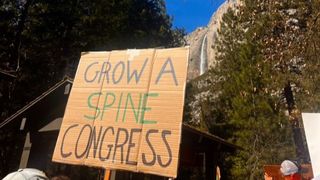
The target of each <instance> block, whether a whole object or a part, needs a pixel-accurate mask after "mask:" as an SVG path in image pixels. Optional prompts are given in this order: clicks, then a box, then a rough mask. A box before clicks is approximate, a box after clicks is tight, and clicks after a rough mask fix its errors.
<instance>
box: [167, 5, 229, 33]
mask: <svg viewBox="0 0 320 180" xmlns="http://www.w3.org/2000/svg"><path fill="white" fill-rule="evenodd" d="M165 1H166V6H167V11H168V14H169V15H170V16H172V17H173V26H174V27H179V28H182V27H183V28H185V29H186V31H187V32H188V33H189V32H192V31H193V30H195V29H196V28H197V27H199V26H206V25H207V24H208V22H209V20H210V17H211V15H212V14H213V12H215V11H216V9H217V8H218V7H219V6H220V5H221V4H222V3H223V2H224V1H225V0H165Z"/></svg>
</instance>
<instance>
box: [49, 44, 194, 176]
mask: <svg viewBox="0 0 320 180" xmlns="http://www.w3.org/2000/svg"><path fill="white" fill-rule="evenodd" d="M133 52H134V53H133ZM188 54H189V48H188V47H183V48H173V49H144V50H134V51H132V50H125V51H111V52H89V53H83V54H82V56H81V60H80V63H79V66H78V70H77V73H76V77H75V80H74V84H73V88H72V90H71V94H70V97H69V100H68V104H67V108H66V112H65V116H64V119H63V123H62V126H61V129H60V133H59V137H58V140H57V143H56V147H55V151H54V154H53V157H52V159H53V161H55V162H61V163H68V164H80V165H87V166H97V167H103V168H107V169H122V170H131V171H134V172H144V173H151V174H157V175H161V176H168V177H176V176H177V167H178V159H179V147H180V139H181V124H182V113H183V104H184V92H185V84H186V75H187V63H188Z"/></svg>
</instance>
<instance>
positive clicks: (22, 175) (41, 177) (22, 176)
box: [2, 168, 49, 180]
mask: <svg viewBox="0 0 320 180" xmlns="http://www.w3.org/2000/svg"><path fill="white" fill-rule="evenodd" d="M48 179H49V178H48V177H47V176H46V174H45V173H44V172H42V171H40V170H38V169H33V168H24V169H19V170H17V171H15V172H12V173H10V174H8V175H7V176H6V177H4V178H3V179H2V180H48Z"/></svg>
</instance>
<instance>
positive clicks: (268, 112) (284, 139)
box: [186, 0, 320, 179]
mask: <svg viewBox="0 0 320 180" xmlns="http://www.w3.org/2000/svg"><path fill="white" fill-rule="evenodd" d="M319 10H320V9H319V1H305V0H290V1H280V0H279V1H278V0H275V1H266V0H258V1H256V0H243V1H241V5H240V6H239V7H237V8H236V9H233V10H231V9H230V10H229V11H228V12H227V13H226V14H225V15H224V17H223V22H222V24H221V27H220V30H219V36H218V43H217V47H216V49H217V51H218V52H217V54H216V59H217V66H216V67H214V68H213V69H211V70H210V71H209V72H208V73H206V74H205V75H204V76H202V77H200V78H198V79H196V80H194V81H192V82H190V85H189V88H190V89H191V90H192V91H193V92H197V93H199V92H206V93H207V94H208V96H207V97H206V98H202V99H201V102H200V104H204V105H202V106H201V107H202V109H205V110H204V112H205V113H204V114H205V116H204V117H203V118H201V119H202V122H201V123H200V124H197V125H198V126H199V128H201V127H203V124H205V125H206V128H207V129H208V130H209V131H211V132H212V133H213V134H216V135H219V136H221V137H224V138H227V139H229V141H230V142H233V143H236V144H237V145H239V146H241V147H243V148H244V150H243V151H239V152H238V153H236V154H235V155H234V156H231V157H230V158H228V159H227V160H228V163H231V164H232V166H231V168H230V172H229V173H230V174H229V176H230V179H263V165H267V164H280V163H281V161H283V160H284V159H296V158H300V157H297V154H296V151H295V150H296V147H295V144H294V139H293V134H292V127H293V126H292V123H291V122H293V120H298V121H301V117H300V112H301V110H303V111H309V112H310V111H312V112H317V111H319V98H318V97H319V94H320V91H319V85H318V83H317V80H319V77H320V76H319V75H318V73H317V71H318V69H319V68H318V67H319V65H320V63H319V56H317V52H319V51H318V50H319V49H318V48H319V44H320V42H319V30H320V29H319V27H320V26H319V20H318V19H319V14H320V13H319ZM199 82H201V83H203V82H209V83H207V84H206V86H205V87H200V86H197V85H198V84H199ZM288 87H289V88H290V90H292V92H293V95H294V99H293V102H288V101H290V99H289V98H288V97H287V95H286V93H285V90H284V89H285V88H288ZM208 91H209V93H208ZM189 99H192V98H190V97H189ZM290 103H291V104H292V107H290V108H291V109H290V108H289V107H288V106H289V105H290ZM189 108H190V107H189ZM186 109H187V110H188V108H186ZM288 111H289V114H288V113H287V112H288ZM187 115H188V116H190V115H189V114H187ZM186 119H187V118H186ZM300 123H301V122H300Z"/></svg>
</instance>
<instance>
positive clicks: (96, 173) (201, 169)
mask: <svg viewBox="0 0 320 180" xmlns="http://www.w3.org/2000/svg"><path fill="white" fill-rule="evenodd" d="M71 86H72V80H71V79H69V78H65V79H64V80H62V81H61V82H59V83H57V84H56V85H55V86H53V87H52V88H50V89H49V90H48V91H46V92H45V93H43V94H42V95H40V96H39V97H38V98H36V99H35V100H33V101H32V102H30V103H29V104H27V105H26V106H25V107H23V108H21V109H20V110H19V111H17V112H16V113H15V114H13V115H12V116H10V117H9V118H7V119H6V120H4V121H3V122H1V123H0V143H1V147H2V148H1V149H0V154H2V155H4V156H5V158H4V159H5V161H4V162H3V164H2V165H1V164H0V168H1V171H0V178H1V177H3V176H5V175H6V174H7V173H9V172H12V171H15V170H17V169H19V168H25V167H29V168H37V169H40V170H42V171H44V172H46V173H47V174H48V176H53V175H59V174H64V175H67V176H69V177H71V179H102V178H103V174H104V170H102V169H98V168H89V167H85V166H72V165H66V164H59V163H54V162H52V161H51V157H52V154H53V150H54V146H55V142H56V139H57V137H58V133H59V129H60V125H61V123H62V118H63V115H64V111H65V108H66V104H67V100H68V97H69V93H70V90H71ZM236 149H239V147H237V146H235V145H233V144H230V143H228V142H227V141H225V140H223V139H222V138H219V137H217V136H214V135H212V134H209V133H206V132H202V131H199V130H198V129H196V128H193V127H191V126H189V125H187V124H183V127H182V140H181V145H180V161H179V168H178V170H179V171H178V177H177V179H210V180H213V179H215V177H216V175H217V174H216V172H217V169H218V168H217V167H218V166H219V167H220V169H222V176H223V167H221V165H222V161H223V159H222V158H221V157H223V156H222V155H223V154H224V153H226V152H234V151H235V150H236ZM0 159H1V157H0ZM109 175H110V177H109V179H117V180H122V179H168V178H164V177H159V176H154V175H147V174H141V173H131V172H125V171H113V172H112V173H111V174H109ZM106 179H107V178H106Z"/></svg>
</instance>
